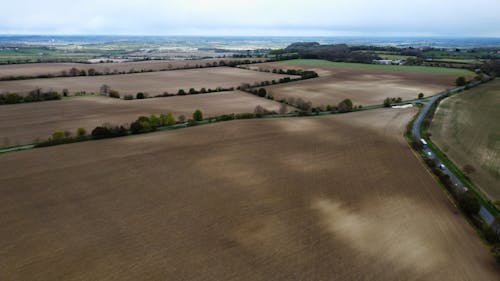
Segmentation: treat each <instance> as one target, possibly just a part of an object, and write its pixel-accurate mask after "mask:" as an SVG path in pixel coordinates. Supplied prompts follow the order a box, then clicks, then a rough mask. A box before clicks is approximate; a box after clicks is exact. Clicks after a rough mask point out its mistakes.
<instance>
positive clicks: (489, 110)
mask: <svg viewBox="0 0 500 281" xmlns="http://www.w3.org/2000/svg"><path fill="white" fill-rule="evenodd" d="M429 131H430V133H431V139H432V141H433V142H434V143H435V144H436V145H437V146H438V147H439V148H440V149H441V150H442V151H443V152H444V153H446V155H447V156H448V157H449V158H450V159H451V160H452V161H453V162H454V164H455V165H456V166H457V167H459V168H460V169H462V171H464V172H465V171H466V170H467V169H464V167H465V166H469V167H472V168H473V170H474V171H472V172H470V173H469V174H468V176H469V177H470V178H471V179H472V181H473V182H474V184H475V185H476V186H477V187H479V188H480V189H481V191H482V192H483V193H485V194H486V195H487V196H488V198H489V199H490V200H492V201H494V202H495V201H496V202H497V204H498V205H499V206H500V79H496V80H495V81H492V82H489V83H487V84H484V85H481V86H479V87H475V88H473V89H471V90H468V91H465V92H463V93H460V94H458V95H455V96H452V97H449V98H447V99H445V100H443V101H442V102H441V103H440V105H439V108H438V110H437V111H436V114H435V115H434V119H433V121H432V123H431V126H430V129H429ZM469 169H470V168H469Z"/></svg>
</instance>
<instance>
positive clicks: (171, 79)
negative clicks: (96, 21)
mask: <svg viewBox="0 0 500 281" xmlns="http://www.w3.org/2000/svg"><path fill="white" fill-rule="evenodd" d="M283 77H290V75H277V74H272V73H264V72H257V71H251V70H245V69H239V68H232V67H212V68H200V69H186V70H173V71H161V72H148V73H137V74H123V75H103V76H91V77H90V76H85V77H81V76H80V77H60V78H44V79H29V80H15V81H0V93H1V92H15V93H26V92H29V91H31V90H33V89H35V88H42V89H44V90H49V89H52V90H55V91H58V92H62V90H63V89H68V90H69V92H70V93H75V92H80V91H86V92H88V93H91V92H93V93H99V89H100V87H101V86H102V85H103V84H106V85H108V86H110V87H111V89H114V90H117V91H118V92H119V93H120V94H121V95H122V96H123V95H125V94H131V95H135V94H137V93H138V92H145V93H149V94H150V95H159V94H163V93H164V92H168V93H177V91H178V90H179V89H184V90H185V91H188V90H189V89H190V88H194V89H196V90H200V89H201V88H206V89H209V88H211V89H216V88H217V87H223V88H229V87H237V86H239V85H240V84H242V83H254V82H262V81H268V80H269V81H270V80H279V79H280V78H283Z"/></svg>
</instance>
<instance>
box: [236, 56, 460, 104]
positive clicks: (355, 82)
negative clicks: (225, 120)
mask: <svg viewBox="0 0 500 281" xmlns="http://www.w3.org/2000/svg"><path fill="white" fill-rule="evenodd" d="M246 67H249V68H253V69H258V68H261V69H271V70H272V69H280V68H281V69H310V70H314V71H316V72H318V73H319V74H320V76H321V77H320V78H318V79H312V80H306V81H300V82H295V83H290V84H282V85H276V86H270V87H269V88H268V91H269V92H270V93H271V94H272V95H273V96H274V98H275V99H287V98H289V97H293V98H302V99H304V100H307V101H311V102H312V103H313V105H314V106H321V105H328V104H330V105H336V104H338V103H339V102H340V101H342V100H344V99H346V98H349V99H351V100H352V101H353V102H354V103H355V104H358V105H375V104H382V103H383V100H384V99H385V98H387V97H401V98H402V99H403V100H411V99H416V98H417V97H418V94H419V93H423V94H424V95H426V96H429V95H434V94H436V93H438V92H441V91H443V90H445V89H446V88H451V87H453V85H454V81H455V79H456V75H453V74H446V73H425V72H412V71H394V70H377V69H365V68H350V67H336V66H311V65H290V64H285V63H264V64H256V65H251V66H246Z"/></svg>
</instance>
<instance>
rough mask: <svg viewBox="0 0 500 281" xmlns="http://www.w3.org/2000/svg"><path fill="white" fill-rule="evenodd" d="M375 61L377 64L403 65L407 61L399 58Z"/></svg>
mask: <svg viewBox="0 0 500 281" xmlns="http://www.w3.org/2000/svg"><path fill="white" fill-rule="evenodd" d="M373 63H376V64H387V65H391V64H394V65H402V64H404V63H405V60H402V59H399V60H373Z"/></svg>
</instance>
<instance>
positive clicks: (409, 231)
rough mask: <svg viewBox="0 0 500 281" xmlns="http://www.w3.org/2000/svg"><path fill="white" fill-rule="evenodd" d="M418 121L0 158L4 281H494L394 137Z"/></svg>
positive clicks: (396, 115)
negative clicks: (407, 124) (411, 123)
mask: <svg viewBox="0 0 500 281" xmlns="http://www.w3.org/2000/svg"><path fill="white" fill-rule="evenodd" d="M414 114H415V110H414V109H411V110H408V109H407V110H391V109H380V110H375V111H365V112H357V113H352V114H345V115H330V116H323V117H314V118H286V119H272V120H262V119H261V120H256V119H255V120H240V121H234V122H224V123H216V124H211V125H205V126H200V127H194V128H188V129H183V130H176V131H169V132H158V133H152V134H146V135H139V136H132V137H125V138H118V139H110V140H102V141H92V142H85V143H78V144H71V145H62V146H55V147H48V148H43V149H35V150H30V151H24V152H17V153H9V154H4V155H1V156H0V165H1V167H2V169H0V182H1V183H2V185H1V186H0V212H1V214H2V216H0V225H1V226H2V227H1V228H0V256H1V257H2V258H1V259H0V268H1V270H0V279H1V280H13V281H15V280H134V281H135V280H204V281H207V280H252V281H254V280H287V281H288V280H340V281H342V280H426V281H428V280H439V281H442V280H474V281H479V280H498V279H499V276H500V272H499V270H498V268H497V267H496V265H495V261H494V259H493V257H492V256H491V255H490V253H489V252H488V249H487V247H486V246H485V245H484V244H483V243H482V242H481V241H480V239H479V238H478V237H477V235H476V233H475V231H474V230H473V228H472V227H471V226H470V225H469V224H468V223H467V222H466V220H465V219H464V218H463V217H462V216H461V215H460V214H459V212H457V210H456V208H455V207H454V206H453V205H452V204H451V203H450V201H449V200H448V198H447V196H446V195H445V193H444V192H443V190H442V189H441V188H440V187H439V185H438V184H437V183H436V181H435V180H434V179H433V178H432V177H431V176H430V174H429V173H428V172H427V171H426V170H425V169H424V167H423V165H422V163H421V162H419V160H418V158H417V157H416V156H415V155H414V154H413V153H412V151H411V150H410V148H409V146H408V145H407V143H406V142H405V140H404V139H403V137H402V134H403V130H404V127H405V125H406V123H407V122H408V121H409V120H410V118H411V116H413V115H414Z"/></svg>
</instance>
